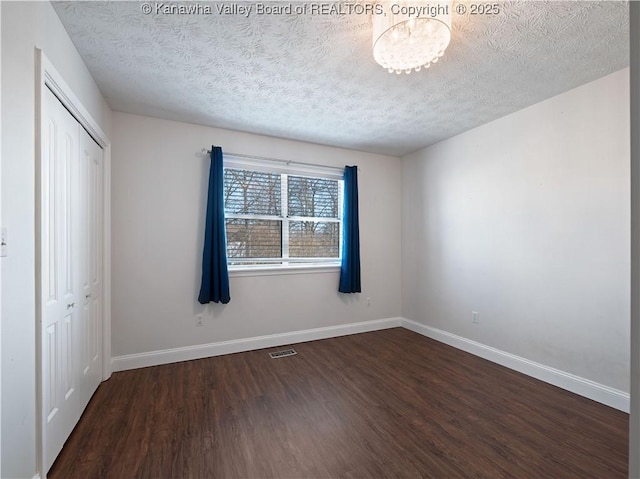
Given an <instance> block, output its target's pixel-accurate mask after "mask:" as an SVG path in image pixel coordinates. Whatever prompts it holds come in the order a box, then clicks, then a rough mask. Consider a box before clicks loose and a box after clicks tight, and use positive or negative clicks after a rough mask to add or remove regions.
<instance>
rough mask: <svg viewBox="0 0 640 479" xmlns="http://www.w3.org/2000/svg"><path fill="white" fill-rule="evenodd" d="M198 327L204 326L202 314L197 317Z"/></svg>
mask: <svg viewBox="0 0 640 479" xmlns="http://www.w3.org/2000/svg"><path fill="white" fill-rule="evenodd" d="M196 326H204V320H203V319H202V315H201V314H198V315H197V316H196Z"/></svg>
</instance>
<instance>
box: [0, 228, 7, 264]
mask: <svg viewBox="0 0 640 479" xmlns="http://www.w3.org/2000/svg"><path fill="white" fill-rule="evenodd" d="M5 256H7V227H6V226H3V227H2V229H0V257H2V258H4V257H5Z"/></svg>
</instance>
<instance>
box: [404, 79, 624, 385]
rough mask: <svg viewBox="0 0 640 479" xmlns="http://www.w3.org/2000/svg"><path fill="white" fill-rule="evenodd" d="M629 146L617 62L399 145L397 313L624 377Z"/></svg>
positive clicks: (555, 363) (609, 379) (583, 370)
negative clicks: (423, 141)
mask: <svg viewBox="0 0 640 479" xmlns="http://www.w3.org/2000/svg"><path fill="white" fill-rule="evenodd" d="M629 155H630V153H629V70H628V69H625V70H621V71H619V72H616V73H613V74H611V75H608V76H606V77H604V78H601V79H599V80H596V81H594V82H592V83H589V84H586V85H583V86H581V87H579V88H576V89H574V90H571V91H569V92H566V93H564V94H561V95H558V96H556V97H553V98H551V99H548V100H546V101H543V102H541V103H538V104H536V105H533V106H531V107H529V108H526V109H524V110H521V111H519V112H516V113H513V114H511V115H508V116H506V117H503V118H501V119H498V120H496V121H493V122H491V123H488V124H486V125H484V126H481V127H478V128H475V129H473V130H471V131H468V132H466V133H463V134H461V135H458V136H456V137H453V138H451V139H448V140H445V141H443V142H440V143H438V144H436V145H433V146H432V147H430V148H427V149H424V150H422V151H419V152H417V153H415V154H412V155H410V156H408V157H406V158H403V161H402V188H403V197H402V221H403V228H402V258H403V261H402V266H403V272H402V274H403V280H402V287H403V289H402V298H403V299H402V313H403V316H404V317H406V318H409V319H412V320H415V321H418V322H421V323H424V324H427V325H429V326H431V327H435V328H438V329H441V330H444V331H447V332H450V333H453V334H456V335H459V336H462V337H464V338H468V339H471V340H475V341H478V342H480V343H483V344H486V345H488V346H492V347H494V348H497V349H500V350H503V351H506V352H509V353H512V354H515V355H518V356H521V357H524V358H526V359H529V360H532V361H536V362H538V363H541V364H544V365H547V366H551V367H554V368H557V369H560V370H563V371H566V372H569V373H572V374H575V375H578V376H581V377H583V378H587V379H590V380H592V381H596V382H598V383H601V384H603V385H607V386H610V387H613V388H616V389H620V390H623V391H629V314H630V312H629V288H630V285H629V274H630V266H629V264H630V263H629V262H630V253H629V250H630V242H629V234H630V211H629V204H630V197H629V195H630V185H629V182H630V180H629ZM472 311H478V312H479V313H480V316H479V318H480V322H479V324H473V323H472V321H471V320H472V314H471V312H472Z"/></svg>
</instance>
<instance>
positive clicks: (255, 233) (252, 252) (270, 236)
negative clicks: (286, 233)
mask: <svg viewBox="0 0 640 479" xmlns="http://www.w3.org/2000/svg"><path fill="white" fill-rule="evenodd" d="M226 223H227V257H228V258H229V259H230V260H231V259H232V258H281V257H282V246H281V245H282V222H281V221H278V220H242V219H232V218H228V219H227V220H226Z"/></svg>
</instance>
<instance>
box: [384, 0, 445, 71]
mask: <svg viewBox="0 0 640 479" xmlns="http://www.w3.org/2000/svg"><path fill="white" fill-rule="evenodd" d="M394 5H395V6H394V7H393V8H394V9H393V11H394V12H396V13H395V14H393V13H392V9H391V8H390V5H389V4H386V8H385V14H381V15H375V14H374V15H373V19H372V21H373V58H375V60H376V61H377V62H378V63H379V64H380V65H382V67H384V68H386V69H387V70H388V71H389V72H390V73H393V72H395V73H398V74H400V73H402V72H405V73H411V72H412V71H419V70H420V69H421V68H429V66H430V65H431V64H432V63H435V62H437V61H438V59H439V58H440V57H441V56H442V55H443V54H444V51H445V49H446V48H447V46H449V41H450V40H451V2H438V4H437V5H438V11H437V12H434V11H431V12H429V4H428V3H421V2H416V1H409V2H398V3H396V4H394ZM421 5H422V6H425V7H426V8H424V10H420V6H421ZM432 5H433V4H432ZM410 6H412V7H413V8H416V9H417V10H413V12H416V11H422V12H423V13H430V14H432V15H429V16H427V15H425V16H418V15H416V14H413V15H411V16H410V15H408V14H404V12H406V11H408V8H409V7H410Z"/></svg>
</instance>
